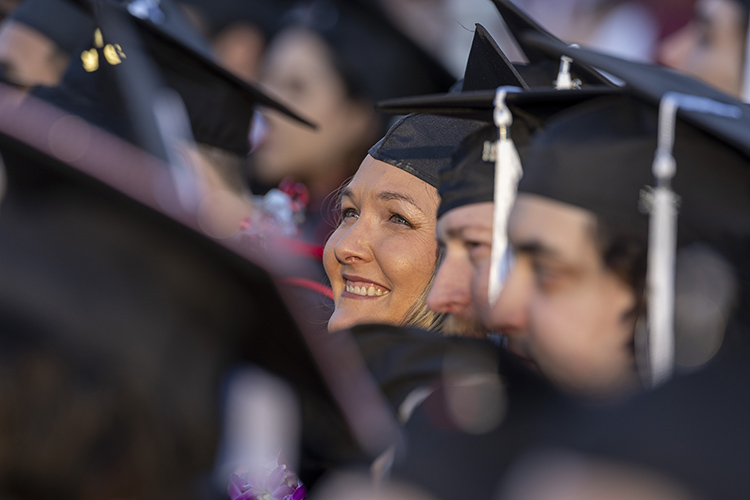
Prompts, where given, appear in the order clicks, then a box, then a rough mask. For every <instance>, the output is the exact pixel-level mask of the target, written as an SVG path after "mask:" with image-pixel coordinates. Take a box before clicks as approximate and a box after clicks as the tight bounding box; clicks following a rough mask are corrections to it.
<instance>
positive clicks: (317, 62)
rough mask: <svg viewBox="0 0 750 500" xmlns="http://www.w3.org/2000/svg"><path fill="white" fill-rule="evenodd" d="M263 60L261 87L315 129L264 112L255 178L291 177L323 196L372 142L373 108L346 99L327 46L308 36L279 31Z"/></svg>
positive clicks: (295, 31) (267, 180)
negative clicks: (263, 126) (265, 130)
mask: <svg viewBox="0 0 750 500" xmlns="http://www.w3.org/2000/svg"><path fill="white" fill-rule="evenodd" d="M267 57H268V59H267V63H266V66H265V70H264V74H263V79H262V82H263V83H264V85H265V87H266V88H267V89H268V90H269V92H270V93H271V94H275V95H276V96H277V97H278V98H279V99H280V100H281V102H284V103H286V104H288V105H289V106H290V107H291V108H293V109H294V110H295V111H297V112H298V113H299V114H300V115H301V116H304V117H305V118H307V119H309V120H311V121H313V122H314V123H316V124H317V125H318V129H317V130H313V129H310V128H308V127H305V126H303V125H300V124H298V123H296V122H294V121H292V120H290V119H289V118H287V117H284V116H282V115H281V114H280V113H278V112H276V111H273V110H268V111H266V112H264V116H265V117H266V121H267V124H268V130H267V135H266V136H265V138H264V139H263V140H262V142H261V143H260V144H259V145H258V147H257V149H256V150H255V151H254V154H253V156H254V160H255V163H256V175H257V176H258V178H259V179H260V180H261V181H262V182H264V183H266V184H276V183H278V182H279V181H281V180H282V179H283V178H284V177H286V176H292V177H293V178H294V179H295V180H297V181H299V182H303V183H305V184H306V185H307V186H308V188H309V189H310V191H311V194H312V195H313V196H317V195H319V196H320V197H321V198H322V197H325V196H326V195H327V194H328V193H329V192H331V191H332V190H334V189H335V188H337V187H338V186H339V185H340V183H341V181H342V180H343V179H344V178H346V177H347V176H349V175H351V173H352V172H353V171H354V167H355V166H356V165H357V164H358V162H359V161H360V160H361V158H362V157H363V156H364V154H365V152H366V151H367V147H369V146H370V145H372V143H374V142H375V140H376V137H374V136H375V135H376V132H375V128H376V127H377V120H376V118H375V111H374V108H373V106H372V104H371V103H363V102H360V101H355V100H352V99H350V98H349V97H348V96H347V91H346V87H345V83H344V81H343V80H342V79H341V77H340V76H339V74H338V73H337V72H336V70H335V69H334V67H333V63H332V61H331V56H330V52H329V49H328V47H327V46H326V44H325V42H324V41H323V40H322V39H321V38H320V37H318V36H317V35H315V34H313V33H311V32H308V31H303V30H300V29H289V30H287V31H285V32H283V33H282V34H280V35H279V37H278V38H277V39H276V40H275V41H274V43H273V44H272V45H271V47H270V49H269V52H268V56H267ZM352 163H353V164H352Z"/></svg>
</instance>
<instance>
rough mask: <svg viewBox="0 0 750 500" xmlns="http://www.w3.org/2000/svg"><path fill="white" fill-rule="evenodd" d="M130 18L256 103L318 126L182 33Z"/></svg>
mask: <svg viewBox="0 0 750 500" xmlns="http://www.w3.org/2000/svg"><path fill="white" fill-rule="evenodd" d="M130 18H131V19H133V21H134V22H135V23H136V25H137V26H138V27H139V28H140V29H142V30H144V31H145V32H147V33H148V34H150V35H152V36H154V37H155V38H157V39H158V40H159V41H161V42H163V43H167V44H170V45H173V46H176V47H179V48H180V51H181V52H182V53H184V54H185V56H186V57H188V58H191V59H193V61H194V62H196V63H197V64H199V65H201V66H203V67H204V68H205V69H206V71H208V72H211V73H214V74H216V75H218V76H219V77H221V78H222V79H224V80H226V81H227V82H228V83H229V84H230V85H233V86H235V87H237V88H238V89H239V90H240V91H242V92H246V93H247V94H248V95H249V96H250V97H251V98H252V99H253V100H254V102H255V103H256V104H259V105H262V106H266V107H268V108H271V109H275V110H277V111H279V112H281V113H283V114H285V115H287V116H288V117H290V118H292V119H294V120H296V121H298V122H300V123H302V124H304V125H306V126H308V127H311V128H313V129H316V128H317V125H315V124H314V123H313V122H311V121H310V120H307V119H306V118H303V117H302V116H300V115H299V114H297V113H296V112H294V111H292V110H291V109H290V108H289V107H287V106H286V105H285V104H282V103H280V102H279V101H277V100H276V99H273V98H272V97H270V96H268V95H267V94H266V93H265V92H263V91H262V90H261V89H260V88H258V87H257V86H255V85H253V84H251V83H248V82H246V81H244V80H242V79H241V78H239V77H238V76H236V75H234V74H233V73H232V72H230V71H229V70H227V69H224V68H223V67H221V66H219V65H218V64H217V63H216V62H214V61H213V60H212V59H211V58H209V57H208V56H207V55H205V54H202V53H201V52H199V51H197V50H195V49H194V48H193V44H192V43H190V41H189V40H183V39H180V34H179V33H178V32H170V33H167V32H166V30H165V29H162V28H161V27H158V26H156V25H154V24H153V23H152V22H150V21H147V20H144V19H140V18H138V17H136V16H132V15H130Z"/></svg>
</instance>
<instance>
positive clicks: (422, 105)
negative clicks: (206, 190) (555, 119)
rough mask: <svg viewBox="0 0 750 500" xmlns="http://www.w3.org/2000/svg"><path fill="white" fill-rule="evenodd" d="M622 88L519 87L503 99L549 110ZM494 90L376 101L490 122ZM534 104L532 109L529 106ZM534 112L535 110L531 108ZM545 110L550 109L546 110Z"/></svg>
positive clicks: (389, 109)
mask: <svg viewBox="0 0 750 500" xmlns="http://www.w3.org/2000/svg"><path fill="white" fill-rule="evenodd" d="M619 92H621V90H620V89H619V88H618V87H611V86H608V85H602V86H599V85H591V86H586V87H582V88H580V89H575V90H554V89H551V88H549V87H544V88H534V87H532V88H531V89H529V90H524V91H522V90H521V89H517V90H513V89H511V90H509V92H508V94H507V96H506V98H505V102H506V104H507V105H508V106H509V107H514V106H518V107H522V108H524V109H527V110H529V111H531V112H532V114H537V113H538V114H540V115H541V116H544V115H545V114H547V113H548V112H549V113H552V112H553V110H556V109H559V107H560V106H572V105H574V104H578V103H580V102H584V101H587V100H589V99H593V98H596V97H602V96H607V95H613V94H616V93H619ZM495 95H496V91H495V90H475V91H468V92H461V93H451V94H432V95H424V96H415V97H403V98H397V99H387V100H385V101H380V102H379V103H378V104H377V109H378V110H379V111H381V112H383V113H388V114H395V115H401V114H408V113H428V114H435V115H444V116H453V117H456V118H466V119H472V120H483V121H486V122H490V123H492V121H493V117H492V115H493V111H494V108H495ZM532 108H533V109H532ZM535 110H536V111H537V113H534V111H535ZM546 110H549V111H548V112H547V111H546Z"/></svg>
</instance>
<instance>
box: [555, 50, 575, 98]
mask: <svg viewBox="0 0 750 500" xmlns="http://www.w3.org/2000/svg"><path fill="white" fill-rule="evenodd" d="M570 46H571V47H574V48H578V45H577V44H575V43H574V44H572V45H570ZM572 62H573V59H572V58H571V57H570V56H561V57H560V69H559V70H558V72H557V80H555V81H554V84H555V90H570V89H578V88H581V81H580V80H578V79H576V80H573V77H572V76H571V75H570V65H571V63H572Z"/></svg>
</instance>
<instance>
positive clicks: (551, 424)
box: [353, 325, 575, 500]
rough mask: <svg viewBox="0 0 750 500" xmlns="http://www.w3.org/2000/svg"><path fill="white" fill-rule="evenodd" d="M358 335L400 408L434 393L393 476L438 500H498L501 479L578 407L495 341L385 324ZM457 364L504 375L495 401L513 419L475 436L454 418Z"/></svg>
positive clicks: (407, 429)
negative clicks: (450, 376) (416, 395)
mask: <svg viewBox="0 0 750 500" xmlns="http://www.w3.org/2000/svg"><path fill="white" fill-rule="evenodd" d="M353 336H354V338H355V340H356V341H357V343H358V345H359V346H360V349H361V350H362V352H363V355H364V356H365V359H366V360H367V363H368V368H369V369H370V370H371V372H372V373H373V374H374V377H375V379H376V380H377V381H378V382H379V384H380V385H381V387H382V388H383V391H384V394H385V395H386V396H387V397H388V399H389V401H391V403H392V404H393V405H394V407H398V406H399V405H400V403H401V402H402V401H403V400H404V399H405V397H406V395H407V394H409V393H410V392H411V391H412V390H414V389H418V388H425V387H427V388H430V389H432V390H433V391H434V392H432V393H431V394H430V395H429V396H428V397H427V399H425V400H424V402H422V403H421V404H419V405H418V406H417V407H416V409H415V410H414V412H413V413H412V415H411V417H410V418H409V420H408V421H407V422H406V423H405V425H404V428H403V434H404V444H405V446H404V449H403V450H399V453H397V455H396V459H395V463H394V465H393V470H392V477H393V478H394V479H396V480H403V481H406V482H408V483H411V484H415V485H417V486H419V487H420V488H423V489H425V490H426V491H427V492H429V493H430V494H431V495H433V496H434V497H435V498H438V499H441V500H463V499H466V498H473V499H487V500H489V499H491V498H494V493H495V489H496V485H497V481H498V478H499V477H501V476H502V474H503V473H504V472H505V470H506V468H507V467H508V466H509V465H510V464H511V463H512V461H513V459H514V458H516V457H517V456H519V454H521V453H523V452H524V451H527V450H528V449H530V448H531V447H533V446H534V445H536V444H538V443H542V442H546V440H547V439H549V438H551V437H552V436H556V435H557V434H558V429H559V428H560V427H561V426H562V425H563V422H567V420H566V418H567V417H568V415H570V414H573V412H572V411H571V408H574V407H575V403H574V402H572V401H571V400H569V399H568V398H566V397H565V396H563V395H562V394H561V393H559V392H558V391H557V390H556V389H554V388H553V387H552V386H551V385H550V384H549V382H547V381H546V380H544V379H543V378H542V377H541V376H540V375H539V374H537V373H534V372H532V371H531V370H529V369H528V368H526V367H525V366H523V364H522V363H521V362H520V361H519V360H518V359H517V358H515V357H514V356H513V355H512V354H509V353H508V352H507V351H505V350H504V349H501V348H499V347H497V346H495V345H494V344H492V343H490V342H489V341H486V340H477V339H468V338H459V337H451V338H446V337H439V336H436V335H434V334H430V333H429V332H423V331H419V330H416V329H405V328H398V327H389V326H383V325H362V326H358V327H356V328H355V329H354V330H353ZM479 360H489V362H488V363H486V364H485V363H483V362H481V361H479ZM454 362H457V363H459V364H461V363H464V364H471V366H473V368H474V369H475V370H476V374H477V375H479V376H486V375H495V374H497V373H498V372H493V373H492V374H490V373H486V372H484V371H483V370H485V369H487V368H488V367H489V366H494V367H495V370H499V375H500V381H501V385H500V386H498V387H497V388H498V391H499V392H498V393H497V394H492V397H497V398H500V400H501V401H503V402H504V403H505V405H506V406H505V408H506V413H505V414H504V417H503V418H502V420H501V421H500V422H499V424H498V425H495V426H493V427H492V428H489V429H485V430H484V431H483V432H477V433H472V432H468V431H466V430H463V429H461V428H460V426H459V425H457V424H456V422H455V421H454V420H453V418H454V417H452V416H451V411H450V410H449V403H448V398H449V397H450V396H447V393H448V392H449V390H450V389H447V385H449V384H450V383H449V382H447V381H446V377H445V374H446V368H447V367H450V366H453V363H454ZM464 366H465V365H464ZM469 371H471V368H469ZM467 373H468V372H467ZM569 412H570V413H569Z"/></svg>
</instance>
